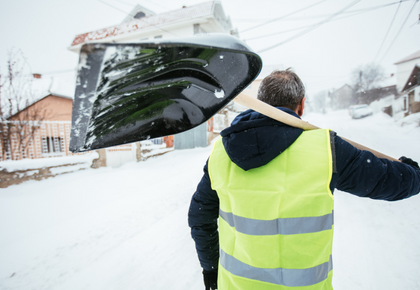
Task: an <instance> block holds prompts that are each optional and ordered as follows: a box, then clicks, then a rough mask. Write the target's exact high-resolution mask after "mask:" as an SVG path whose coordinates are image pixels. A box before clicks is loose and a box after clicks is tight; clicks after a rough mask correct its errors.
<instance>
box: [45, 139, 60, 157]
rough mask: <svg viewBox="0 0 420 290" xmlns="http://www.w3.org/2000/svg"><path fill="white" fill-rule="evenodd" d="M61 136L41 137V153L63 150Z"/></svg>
mask: <svg viewBox="0 0 420 290" xmlns="http://www.w3.org/2000/svg"><path fill="white" fill-rule="evenodd" d="M63 141H64V140H63V138H61V137H43V138H42V153H60V152H64V150H63V149H64V148H63Z"/></svg>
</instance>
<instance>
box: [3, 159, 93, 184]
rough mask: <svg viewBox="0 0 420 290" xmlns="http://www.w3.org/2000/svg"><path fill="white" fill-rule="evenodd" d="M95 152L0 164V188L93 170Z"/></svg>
mask: <svg viewBox="0 0 420 290" xmlns="http://www.w3.org/2000/svg"><path fill="white" fill-rule="evenodd" d="M98 158H99V154H98V153H97V152H93V153H89V154H85V155H79V156H68V157H59V158H42V159H23V160H18V161H2V162H0V188H6V187H9V186H11V185H15V184H20V183H22V182H25V181H29V180H43V179H47V178H50V177H54V176H57V175H60V174H65V173H71V172H75V171H79V170H85V169H89V168H95V165H94V160H97V159H98Z"/></svg>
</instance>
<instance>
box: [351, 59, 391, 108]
mask: <svg viewBox="0 0 420 290" xmlns="http://www.w3.org/2000/svg"><path fill="white" fill-rule="evenodd" d="M384 77H385V74H384V70H383V68H382V67H381V66H380V65H378V64H375V63H368V64H365V65H361V66H359V67H357V68H356V69H354V70H353V71H352V73H351V81H352V87H353V88H354V92H355V94H356V96H355V97H356V99H357V101H358V103H371V102H372V101H374V100H375V99H376V98H377V96H376V94H377V92H375V89H377V88H379V84H380V82H381V81H382V80H383V79H384Z"/></svg>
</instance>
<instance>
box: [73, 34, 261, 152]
mask: <svg viewBox="0 0 420 290" xmlns="http://www.w3.org/2000/svg"><path fill="white" fill-rule="evenodd" d="M261 67H262V62H261V59H260V57H259V56H258V55H256V54H255V53H253V52H252V51H251V50H250V49H249V48H248V47H247V46H246V45H245V44H243V43H242V42H241V41H240V40H238V39H236V38H235V37H232V36H229V35H221V34H216V35H215V34H214V35H202V36H195V37H192V38H186V39H182V42H181V41H180V40H174V41H168V40H166V41H161V42H151V43H130V44H126V43H124V44H105V43H92V44H85V45H84V46H83V47H82V49H81V52H80V59H79V69H78V76H77V83H76V93H75V99H74V103H73V115H72V129H71V139H70V150H71V151H72V152H83V151H87V150H93V149H99V148H105V147H110V146H116V145H122V144H126V143H131V142H137V141H141V140H146V139H150V138H157V137H162V136H168V135H173V134H177V133H180V132H184V131H187V130H189V129H192V128H194V127H196V126H198V125H200V124H202V123H203V122H206V121H207V120H209V119H210V118H211V117H212V116H213V115H214V114H216V113H217V112H218V111H219V110H221V109H222V108H223V107H224V106H225V105H227V104H228V103H229V102H230V101H231V100H233V99H234V98H235V96H237V95H238V94H239V93H240V92H241V91H242V90H243V89H244V88H246V87H247V86H248V85H249V84H250V83H251V82H252V81H253V80H254V79H255V78H256V77H257V75H258V74H259V72H260V70H261Z"/></svg>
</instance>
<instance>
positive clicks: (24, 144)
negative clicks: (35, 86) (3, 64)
mask: <svg viewBox="0 0 420 290" xmlns="http://www.w3.org/2000/svg"><path fill="white" fill-rule="evenodd" d="M32 79H33V78H32V74H31V73H30V69H29V65H28V63H27V61H26V59H25V57H24V55H23V53H22V52H21V51H20V50H16V49H13V50H11V51H10V52H9V55H8V61H7V70H6V74H5V75H2V74H1V71H0V122H1V125H0V138H1V140H0V146H1V152H0V154H1V156H2V159H3V160H6V159H12V160H15V159H20V158H21V157H25V156H28V145H29V144H30V142H33V140H34V135H35V132H36V131H37V130H38V129H39V127H40V122H41V121H43V120H44V119H45V117H46V114H47V111H46V109H45V108H43V107H40V106H31V105H32V104H33V103H34V102H35V97H36V96H35V95H34V93H33V90H32ZM7 153H9V154H7Z"/></svg>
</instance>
